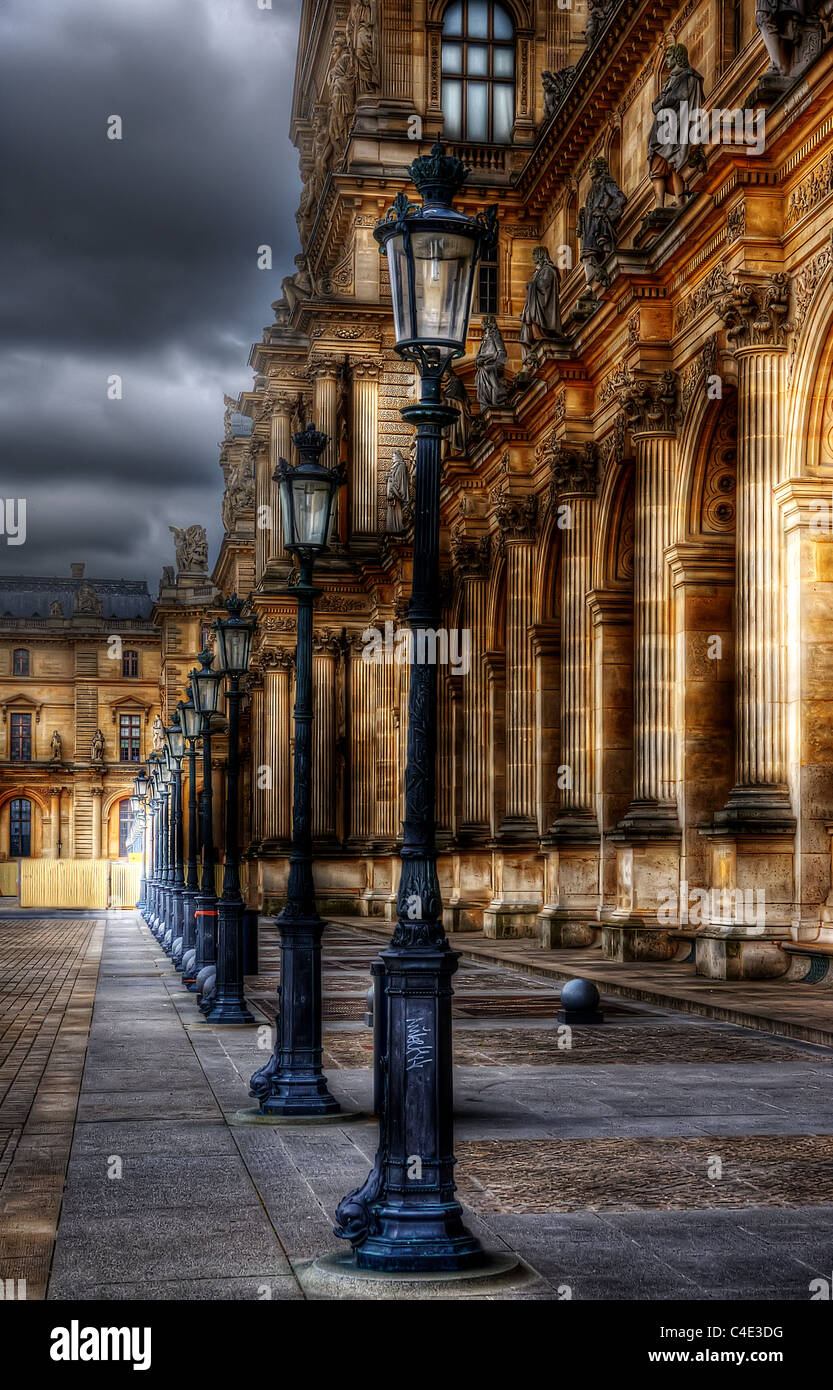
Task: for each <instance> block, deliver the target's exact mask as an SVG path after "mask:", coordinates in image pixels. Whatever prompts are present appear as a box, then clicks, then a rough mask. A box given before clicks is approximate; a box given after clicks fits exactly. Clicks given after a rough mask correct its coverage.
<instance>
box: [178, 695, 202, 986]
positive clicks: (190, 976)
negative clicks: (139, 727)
mask: <svg viewBox="0 0 833 1390" xmlns="http://www.w3.org/2000/svg"><path fill="white" fill-rule="evenodd" d="M186 694H187V696H188V699H187V700H180V701H179V704H178V705H177V710H178V711H179V723H180V726H181V728H182V731H183V734H184V737H185V741H186V743H187V756H188V863H187V867H186V871H185V890H184V892H183V894H182V981H183V984H186V985H191V984H193V983H194V981H195V980H196V972H195V971H194V970H193V969H192V966H193V963H194V959H196V948H197V919H196V917H195V916H194V909H195V908H196V905H197V893H198V891H199V886H200V885H199V879H198V877H197V739H198V738H199V737H200V734H201V731H202V715H201V714H200V712H199V710H198V709H197V707H196V705H195V704H194V701H193V699H192V697H191V687H190V685H189V686H188V688H187V690H186ZM192 957H193V958H194V959H192Z"/></svg>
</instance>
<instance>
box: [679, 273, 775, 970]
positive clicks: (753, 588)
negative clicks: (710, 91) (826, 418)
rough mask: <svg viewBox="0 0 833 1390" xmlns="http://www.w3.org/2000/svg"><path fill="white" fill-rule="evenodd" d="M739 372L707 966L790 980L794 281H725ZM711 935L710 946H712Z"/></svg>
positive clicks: (723, 308)
mask: <svg viewBox="0 0 833 1390" xmlns="http://www.w3.org/2000/svg"><path fill="white" fill-rule="evenodd" d="M713 303H714V308H715V309H716V311H717V313H718V315H719V316H720V318H721V319H722V320H723V322H724V323H725V325H726V328H727V333H726V338H727V345H728V347H729V349H730V350H731V351H733V352H734V355H735V359H736V362H737V369H738V463H737V531H736V540H735V716H736V717H735V749H736V756H735V785H734V787H733V789H732V791H731V793H730V796H729V800H728V802H727V804H726V807H725V809H724V810H723V811H721V812H718V814H717V815H716V816H715V818H714V822H713V824H712V826H710V827H709V828H708V829H706V830H704V831H703V833H704V834H705V835H706V836H707V838H708V839H709V841H710V844H711V874H710V879H711V889H712V891H711V894H710V905H709V910H708V914H707V915H708V918H709V921H708V923H707V925H706V927H705V928H704V929H703V930H702V931H701V933H699V934H698V939H697V971H698V974H702V975H706V976H709V977H712V978H725V977H727V976H732V977H742V978H747V979H750V978H751V979H758V978H767V977H769V976H772V975H780V974H783V973H784V971H785V970H786V969H787V965H788V961H787V958H786V957H785V955H784V952H783V951H782V950H781V949H780V947H779V945H778V944H777V942H778V940H779V939H785V938H787V937H789V935H790V923H791V920H792V917H793V898H794V897H795V887H794V884H795V873H794V863H795V850H796V846H795V826H796V822H795V817H794V815H793V810H792V807H791V805H790V795H789V789H788V785H787V776H788V773H787V718H786V717H787V707H786V645H787V636H786V620H785V612H784V593H785V588H786V579H785V573H784V542H783V538H782V532H781V519H780V512H779V501H778V496H777V491H776V489H777V488H778V485H779V483H780V482H781V481H782V479H781V471H782V457H783V446H784V428H785V409H784V403H785V399H786V375H785V373H786V356H787V335H788V333H789V332H790V331H791V329H790V324H789V323H788V315H789V307H790V282H789V278H788V276H787V275H785V274H784V273H782V272H778V273H776V274H774V275H771V276H769V277H768V278H767V279H762V280H753V279H751V278H749V279H747V278H744V279H738V278H730V277H728V276H726V277H724V281H723V283H722V284H721V285H718V287H717V288H716V290H715V292H714V295H713ZM701 938H702V939H701Z"/></svg>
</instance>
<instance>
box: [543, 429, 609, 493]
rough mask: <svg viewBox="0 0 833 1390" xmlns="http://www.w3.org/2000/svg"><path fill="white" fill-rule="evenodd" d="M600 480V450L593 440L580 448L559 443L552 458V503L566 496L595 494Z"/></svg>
mask: <svg viewBox="0 0 833 1390" xmlns="http://www.w3.org/2000/svg"><path fill="white" fill-rule="evenodd" d="M598 482H599V451H598V449H597V447H596V445H595V443H594V442H593V441H592V440H589V441H588V442H587V443H586V444H584V445H583V446H582V447H581V448H580V449H579V448H574V447H570V446H568V445H565V444H558V445H556V447H555V448H554V449H553V452H552V457H551V460H550V504H551V506H552V507H553V508H555V507H557V505H558V500H559V498H561V497H565V496H575V495H576V494H584V495H589V496H595V493H596V488H597V486H598Z"/></svg>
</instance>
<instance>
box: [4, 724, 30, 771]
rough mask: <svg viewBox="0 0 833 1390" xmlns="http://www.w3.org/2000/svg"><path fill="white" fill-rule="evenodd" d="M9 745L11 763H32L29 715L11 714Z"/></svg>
mask: <svg viewBox="0 0 833 1390" xmlns="http://www.w3.org/2000/svg"><path fill="white" fill-rule="evenodd" d="M10 743H11V748H10V750H9V755H10V757H11V759H12V761H13V762H16V763H30V762H31V761H32V716H31V714H13V715H12V716H11V739H10Z"/></svg>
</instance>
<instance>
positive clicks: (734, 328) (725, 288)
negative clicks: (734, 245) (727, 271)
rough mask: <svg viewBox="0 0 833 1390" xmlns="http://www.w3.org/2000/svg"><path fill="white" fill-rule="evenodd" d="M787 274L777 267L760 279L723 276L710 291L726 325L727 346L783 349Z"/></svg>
mask: <svg viewBox="0 0 833 1390" xmlns="http://www.w3.org/2000/svg"><path fill="white" fill-rule="evenodd" d="M790 290H791V282H790V277H789V275H788V274H787V273H786V271H783V270H779V271H776V272H775V274H773V275H768V276H766V278H765V279H763V280H755V279H752V278H751V277H749V278H748V277H743V278H741V277H740V276H738V275H734V276H728V275H726V276H723V277H721V279H720V281H719V283H718V284H717V285H716V286H715V288H714V289H713V290H712V291H711V295H710V298H711V301H712V307H713V309H714V311H715V313H716V314H717V315H718V317H719V318H721V319H722V320H723V323H724V324H725V325H726V339H727V344H728V347H729V349H730V350H731V351H732V352H735V353H739V352H741V351H742V350H743V349H752V350H755V349H757V350H758V351H759V352H760V351H764V350H767V349H771V348H786V346H787V342H786V340H787V334H788V333H791V332H792V328H793V325H792V324H791V323H790V322H789V317H788V316H789V312H790Z"/></svg>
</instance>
